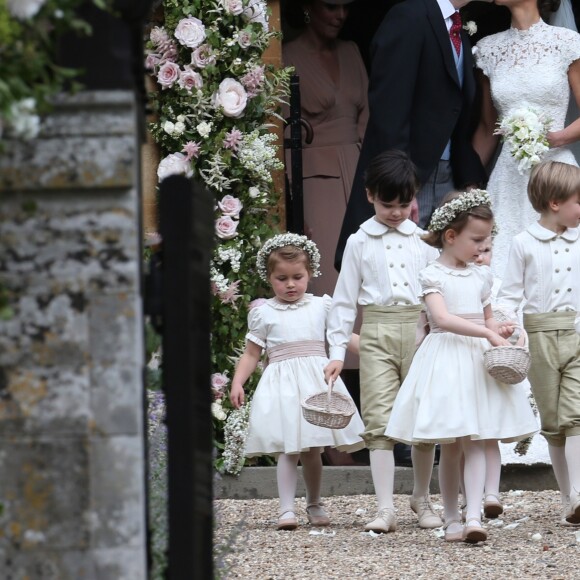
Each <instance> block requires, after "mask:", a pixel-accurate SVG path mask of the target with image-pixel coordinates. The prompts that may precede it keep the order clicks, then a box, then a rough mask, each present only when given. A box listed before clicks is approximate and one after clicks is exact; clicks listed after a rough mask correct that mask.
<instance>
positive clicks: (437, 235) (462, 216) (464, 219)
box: [421, 191, 493, 249]
mask: <svg viewBox="0 0 580 580" xmlns="http://www.w3.org/2000/svg"><path fill="white" fill-rule="evenodd" d="M462 195H466V194H465V192H463V191H450V192H449V193H448V194H447V195H446V196H445V197H444V198H443V200H442V201H441V205H440V206H439V207H443V206H444V205H445V204H446V203H449V202H450V201H453V200H454V199H457V198H458V197H460V196H462ZM470 217H474V218H476V219H480V220H484V221H488V222H489V221H491V222H492V221H493V212H492V211H491V207H490V206H489V205H487V204H485V203H483V204H481V205H475V206H472V207H470V208H469V209H467V210H466V211H460V212H459V213H457V214H456V215H455V216H454V217H453V218H452V219H451V220H450V221H449V223H448V224H447V225H446V226H445V227H444V228H443V229H442V230H437V231H431V232H429V233H427V234H425V235H423V236H421V239H422V240H423V241H424V242H425V243H426V244H429V245H430V246H433V247H435V248H439V249H442V248H443V238H444V237H445V232H446V231H447V230H453V231H454V232H456V233H458V234H460V233H461V232H462V231H463V230H464V229H465V226H467V224H468V222H469V218H470Z"/></svg>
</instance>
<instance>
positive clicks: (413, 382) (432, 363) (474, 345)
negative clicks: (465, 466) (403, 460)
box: [386, 261, 538, 443]
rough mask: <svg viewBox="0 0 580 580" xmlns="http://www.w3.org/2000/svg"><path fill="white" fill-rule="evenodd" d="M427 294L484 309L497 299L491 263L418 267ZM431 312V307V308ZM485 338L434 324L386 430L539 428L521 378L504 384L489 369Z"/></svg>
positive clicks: (428, 438) (481, 433)
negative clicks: (442, 329)
mask: <svg viewBox="0 0 580 580" xmlns="http://www.w3.org/2000/svg"><path fill="white" fill-rule="evenodd" d="M419 281H420V283H421V288H422V295H423V296H425V295H426V294H429V293H432V292H438V293H440V294H442V295H443V298H444V300H445V304H446V306H447V310H448V311H449V312H450V313H451V314H460V315H466V314H470V315H473V314H481V315H482V316H483V308H484V307H485V306H486V305H487V304H489V302H490V294H491V288H492V284H493V276H492V274H491V270H490V269H489V268H488V267H487V266H476V265H473V264H471V265H469V266H468V267H467V268H465V269H460V270H455V269H451V268H447V267H446V266H444V265H442V264H441V263H440V262H438V261H435V262H432V263H431V264H430V265H429V266H427V267H426V268H425V269H423V270H422V271H421V272H420V274H419ZM427 315H428V317H429V311H427ZM490 347H491V345H490V343H489V342H488V341H487V340H486V339H483V338H476V337H471V336H461V335H459V334H454V333H451V332H430V333H429V334H428V335H427V337H426V338H425V340H424V341H423V343H422V344H421V346H420V347H419V349H418V350H417V352H416V353H415V357H414V358H413V362H412V363H411V368H410V369H409V374H408V375H407V377H406V379H405V381H404V382H403V384H402V385H401V389H400V391H399V393H398V395H397V398H396V400H395V404H394V406H393V411H392V413H391V419H390V421H389V424H388V426H387V429H386V435H388V436H389V437H392V438H393V439H397V440H399V441H403V442H405V443H416V442H439V443H446V442H452V441H455V439H456V438H458V437H466V436H467V437H471V438H472V439H501V440H503V441H517V440H519V439H524V438H525V437H528V436H529V435H531V434H532V433H534V432H535V431H537V430H538V426H537V422H536V420H535V417H534V414H533V411H532V408H531V406H530V403H529V401H528V398H527V396H526V393H525V391H524V389H523V388H522V387H521V385H513V386H512V385H505V384H503V383H500V382H498V381H496V380H495V379H494V378H493V377H492V376H491V375H489V374H488V372H487V371H486V370H485V366H484V363H483V353H484V351H486V350H487V349H489V348H490Z"/></svg>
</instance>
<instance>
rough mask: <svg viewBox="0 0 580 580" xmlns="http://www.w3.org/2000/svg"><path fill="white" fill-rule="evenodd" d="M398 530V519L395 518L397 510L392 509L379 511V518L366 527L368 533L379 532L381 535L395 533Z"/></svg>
mask: <svg viewBox="0 0 580 580" xmlns="http://www.w3.org/2000/svg"><path fill="white" fill-rule="evenodd" d="M396 529H397V519H396V518H395V510H394V509H392V508H384V509H382V510H379V511H378V513H377V517H376V518H375V519H374V520H373V521H372V522H369V523H368V524H367V525H366V526H365V530H366V531H367V532H377V533H379V534H387V533H389V532H394V531H395V530H396Z"/></svg>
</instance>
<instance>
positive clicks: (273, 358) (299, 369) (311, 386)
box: [230, 234, 364, 530]
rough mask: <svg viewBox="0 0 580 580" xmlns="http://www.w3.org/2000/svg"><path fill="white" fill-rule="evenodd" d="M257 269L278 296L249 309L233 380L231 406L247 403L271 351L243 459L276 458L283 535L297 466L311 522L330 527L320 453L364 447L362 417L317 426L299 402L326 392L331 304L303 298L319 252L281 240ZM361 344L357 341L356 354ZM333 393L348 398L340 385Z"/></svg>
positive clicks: (291, 516)
mask: <svg viewBox="0 0 580 580" xmlns="http://www.w3.org/2000/svg"><path fill="white" fill-rule="evenodd" d="M257 267H258V272H259V273H260V277H261V278H262V279H263V280H264V281H267V282H268V283H269V284H270V285H271V286H272V290H273V291H274V298H270V299H269V300H267V301H266V303H264V304H262V305H261V306H259V307H257V308H254V309H252V310H250V313H249V315H248V326H249V331H248V334H247V335H246V339H247V342H246V348H245V351H244V354H243V355H242V357H241V358H240V362H239V364H238V367H237V369H236V372H235V374H234V378H233V379H232V388H231V392H230V400H231V402H232V404H233V405H234V407H236V408H239V407H240V406H241V405H242V404H243V403H244V388H243V386H244V383H245V382H246V381H247V380H248V378H249V377H250V376H251V374H252V373H253V372H254V371H255V369H256V367H257V365H258V363H259V362H260V358H261V355H262V351H263V350H266V353H267V355H268V365H267V366H266V368H265V369H264V372H263V374H262V377H261V378H260V382H259V383H258V386H257V388H256V391H255V393H254V396H253V398H252V401H251V408H250V419H249V430H248V437H247V440H246V448H245V454H246V456H247V457H252V456H257V455H275V456H277V457H278V467H277V480H278V493H279V496H280V513H279V519H278V529H279V530H293V529H295V528H296V527H297V526H298V521H297V518H296V514H295V507H294V500H295V496H296V485H297V479H298V469H297V466H298V461H300V463H301V464H302V472H303V475H304V483H305V486H306V505H307V507H306V515H307V518H308V521H309V522H310V523H311V524H312V525H315V526H327V525H329V524H330V519H329V517H328V515H327V513H326V511H325V510H324V508H323V506H322V502H321V498H320V487H321V479H322V460H321V457H320V454H321V453H322V450H323V448H324V447H326V446H331V447H336V448H337V449H339V450H341V451H348V452H352V451H356V450H358V449H362V448H363V447H364V442H363V440H362V439H361V437H360V435H359V433H362V432H363V431H364V425H363V423H362V420H361V418H360V415H359V414H358V412H357V413H355V415H354V416H353V417H352V419H351V421H350V423H349V424H348V425H347V426H346V427H345V428H344V429H327V428H324V427H318V426H316V425H312V424H310V423H308V422H307V421H306V420H305V419H304V417H303V416H302V409H301V401H303V400H304V399H305V398H307V397H309V396H311V395H314V394H317V393H320V392H326V391H327V389H328V386H327V384H326V383H325V380H324V372H323V369H324V367H325V366H326V365H327V364H328V362H329V361H328V358H327V355H326V348H325V342H324V341H325V335H326V317H327V314H328V311H329V309H330V305H331V302H332V299H331V297H330V296H326V295H325V296H323V297H319V296H313V295H312V294H307V293H306V289H307V286H308V282H309V281H310V278H311V277H313V276H317V275H318V274H319V267H320V254H319V252H318V249H317V247H316V244H315V243H314V242H312V241H311V240H309V239H308V238H306V236H299V235H297V234H280V235H278V236H274V237H273V238H271V239H270V240H268V241H267V242H266V243H265V244H264V246H263V247H262V249H261V250H260V251H259V252H258V259H257ZM357 339H358V336H355V335H353V339H352V341H351V348H352V350H353V351H355V352H356V350H357V344H356V341H357ZM333 389H334V390H335V391H336V392H338V393H341V394H343V395H346V396H350V395H349V393H348V391H347V390H346V387H345V386H344V384H343V382H342V381H341V380H340V379H338V380H337V381H336V382H335V383H334V386H333Z"/></svg>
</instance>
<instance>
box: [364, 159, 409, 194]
mask: <svg viewBox="0 0 580 580" xmlns="http://www.w3.org/2000/svg"><path fill="white" fill-rule="evenodd" d="M365 187H366V188H367V190H368V191H369V192H370V194H371V195H372V196H373V197H376V198H378V199H379V200H380V201H384V202H390V201H394V200H395V199H397V198H399V202H400V203H411V202H412V201H413V199H414V197H415V195H416V194H417V191H419V179H418V177H417V167H416V166H415V164H414V163H413V162H412V161H411V160H410V159H409V156H408V155H407V154H406V153H404V152H403V151H399V150H397V149H391V150H389V151H385V152H384V153H381V154H380V155H377V156H376V157H375V158H374V159H373V160H372V161H371V162H370V163H369V165H368V167H367V170H366V173H365Z"/></svg>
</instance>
